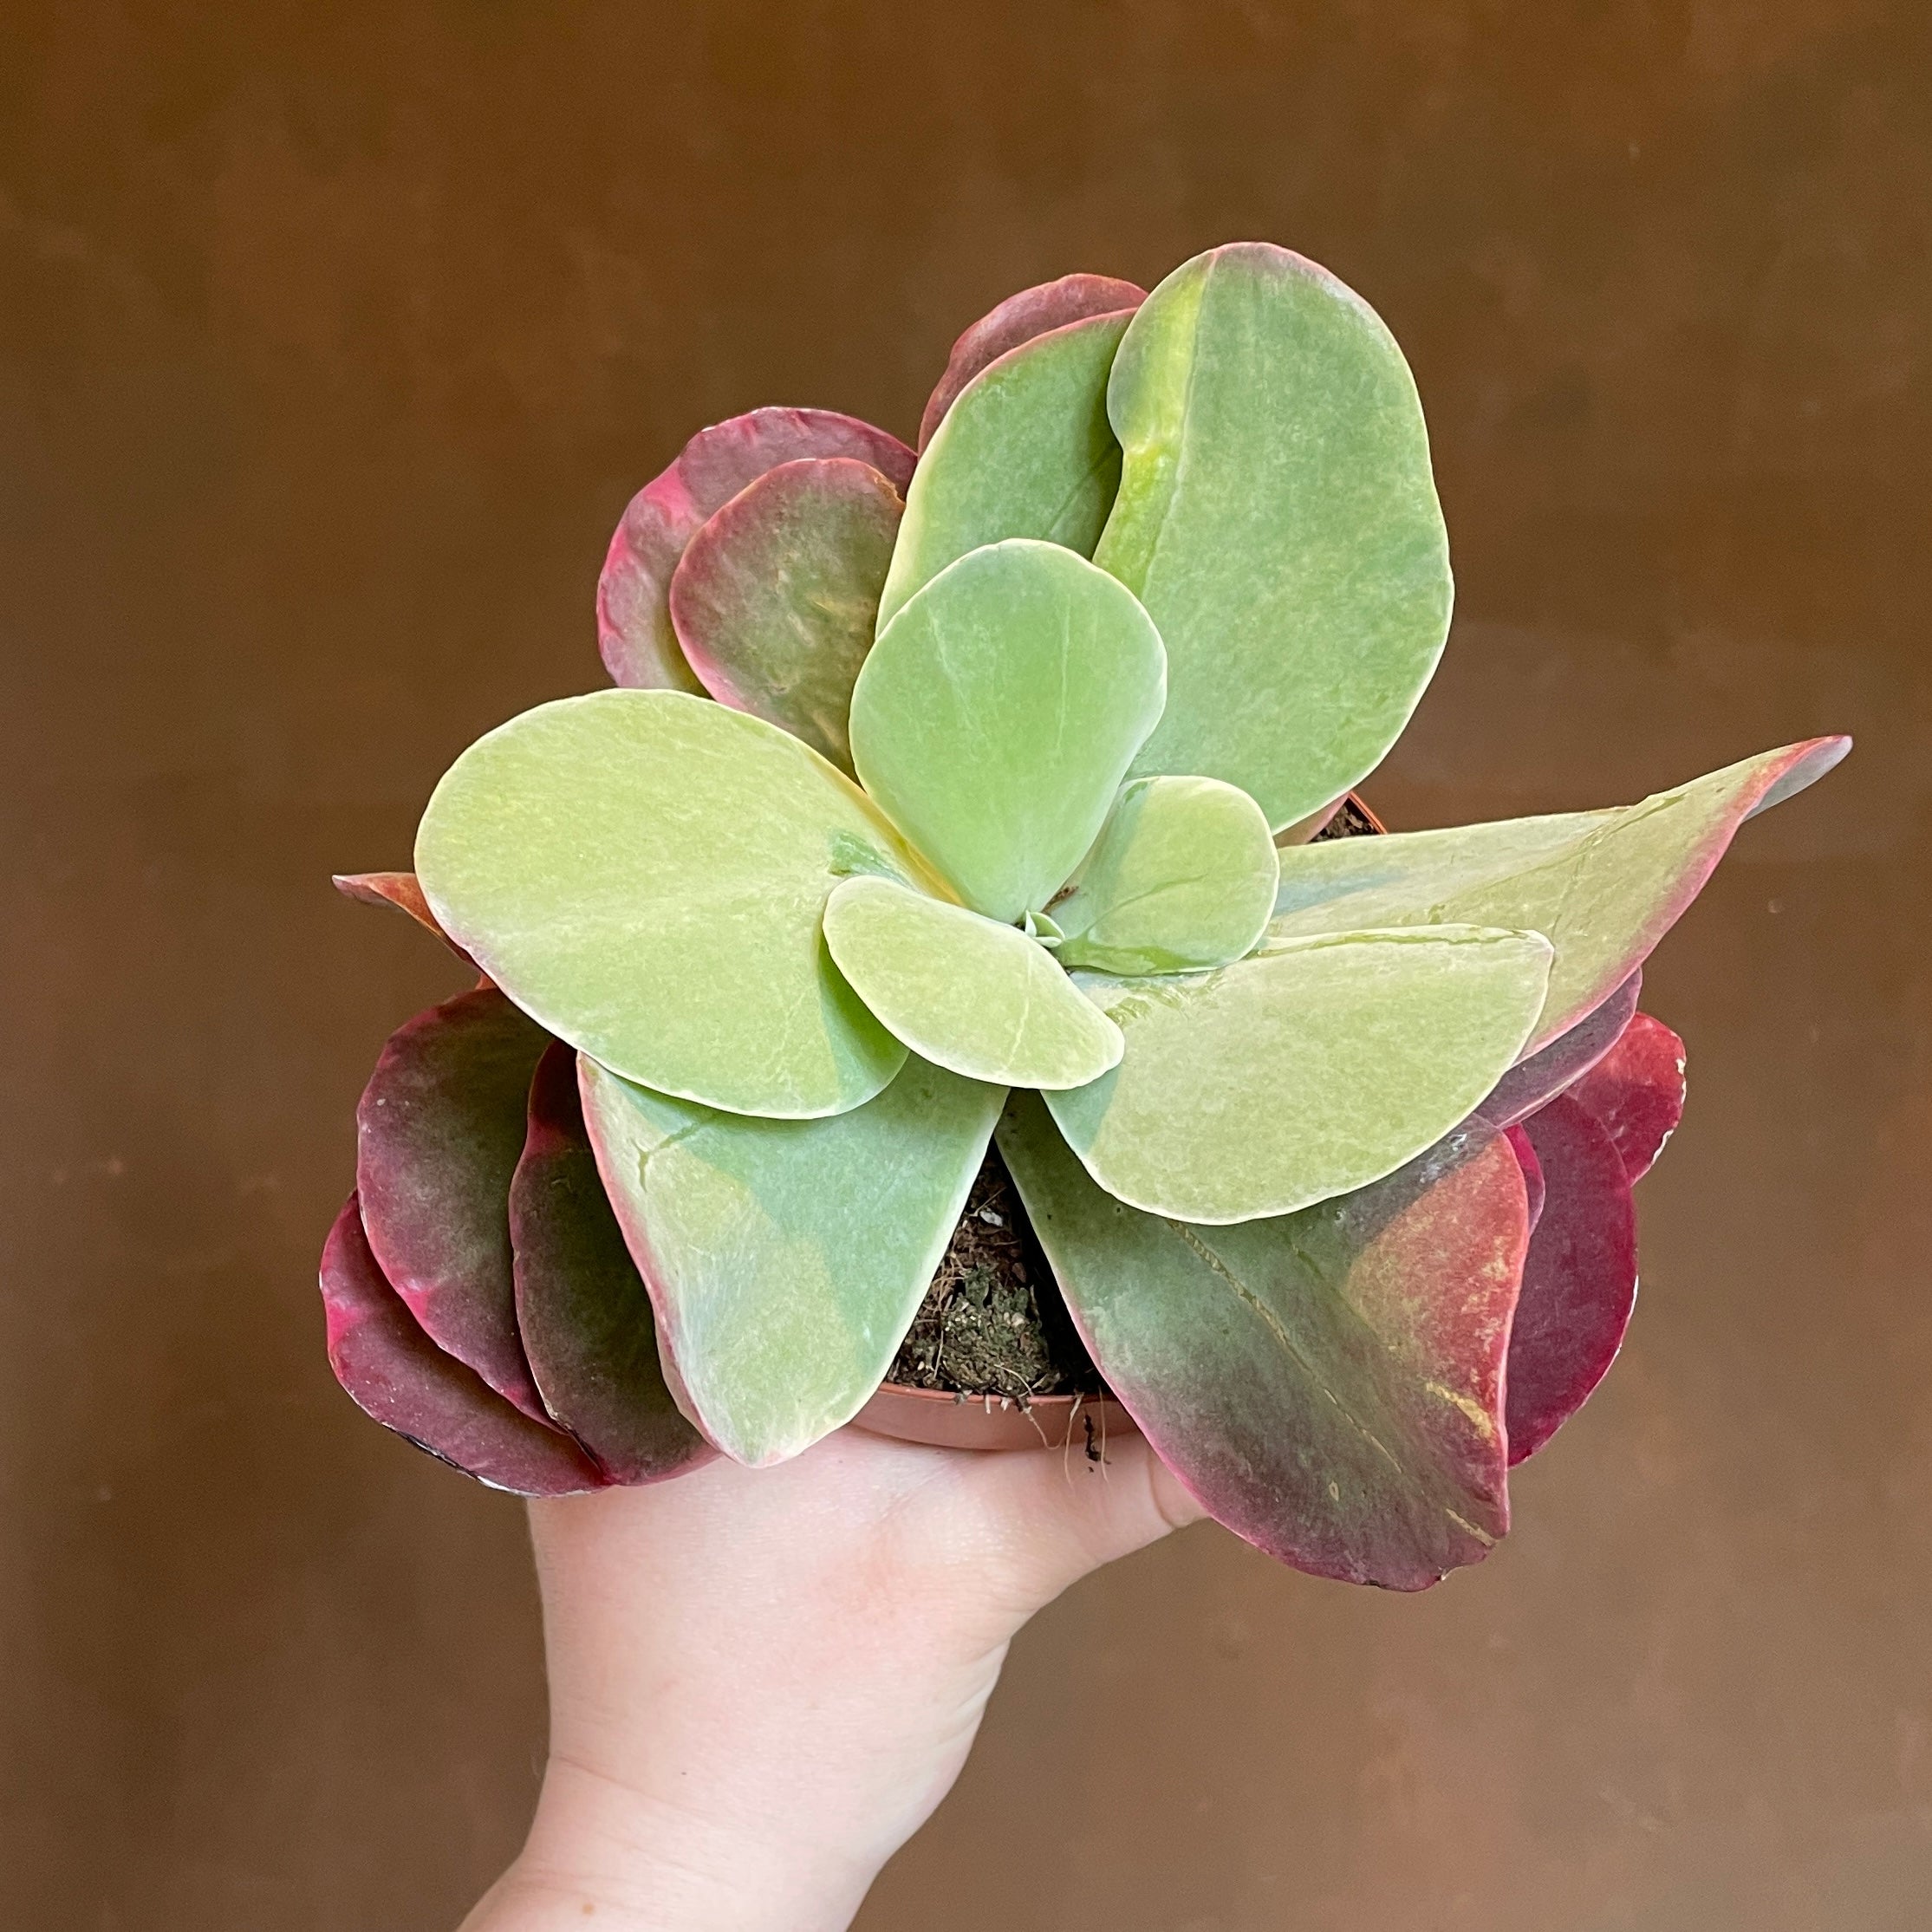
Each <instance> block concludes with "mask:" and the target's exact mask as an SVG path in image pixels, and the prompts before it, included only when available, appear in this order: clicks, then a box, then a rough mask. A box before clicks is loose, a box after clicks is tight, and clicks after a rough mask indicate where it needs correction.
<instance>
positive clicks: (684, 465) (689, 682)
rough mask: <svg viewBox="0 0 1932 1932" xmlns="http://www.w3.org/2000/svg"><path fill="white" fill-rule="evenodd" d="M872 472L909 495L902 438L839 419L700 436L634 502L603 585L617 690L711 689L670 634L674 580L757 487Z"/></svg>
mask: <svg viewBox="0 0 1932 1932" xmlns="http://www.w3.org/2000/svg"><path fill="white" fill-rule="evenodd" d="M810 456H848V457H852V458H855V459H856V460H857V461H859V462H861V463H868V464H870V465H871V466H872V467H873V468H874V469H875V470H877V471H879V472H881V474H882V475H884V476H885V477H886V478H888V480H889V481H890V482H891V483H892V485H893V486H894V488H895V489H897V490H900V491H903V490H904V489H905V487H906V485H907V484H908V483H909V482H911V480H912V474H913V463H914V456H913V452H911V451H910V450H909V449H907V447H906V446H905V445H904V444H903V443H901V441H900V440H899V439H898V438H897V437H896V436H888V435H887V433H885V431H884V430H882V429H875V428H874V427H873V426H872V425H871V424H870V423H862V422H860V421H859V420H857V419H856V418H855V417H852V416H842V415H840V414H839V413H837V412H836V410H831V409H754V410H752V411H751V413H749V414H748V415H744V416H733V417H732V418H731V420H729V421H728V422H722V423H714V424H712V426H711V427H710V428H709V429H701V430H699V432H698V433H697V434H696V435H695V436H693V438H692V439H691V440H690V441H689V442H688V443H686V445H685V446H684V448H683V450H682V451H681V452H680V453H679V456H678V459H677V461H676V462H674V463H673V465H671V467H670V468H669V469H667V470H666V471H665V472H663V474H662V475H660V476H659V477H657V478H654V480H653V481H651V482H650V483H647V485H645V486H644V488H643V489H641V491H638V493H637V494H636V495H635V496H634V497H633V498H631V500H630V504H629V505H628V508H627V509H626V510H625V511H624V515H623V518H622V521H621V522H620V523H619V524H618V525H617V533H616V535H615V536H614V537H612V538H611V540H610V553H609V555H608V556H607V557H606V558H605V559H604V568H603V574H602V576H600V577H599V578H598V580H597V645H598V648H599V650H600V651H601V652H602V654H603V660H604V667H605V669H606V670H608V672H609V673H610V675H611V679H612V681H613V682H614V683H616V684H620V685H627V686H639V687H643V688H663V689H667V690H671V691H689V692H693V693H695V692H697V691H699V690H700V689H701V688H702V687H701V686H699V682H698V679H697V677H696V675H695V673H693V671H692V668H691V667H690V666H689V665H688V664H687V663H686V661H685V658H684V653H683V652H682V651H681V650H680V648H679V647H678V640H677V635H676V633H675V632H674V631H673V629H672V626H671V610H670V603H669V598H670V590H671V578H672V575H673V572H674V571H675V570H676V569H677V567H678V559H679V558H680V557H681V556H683V555H684V551H685V546H686V544H687V543H690V541H691V539H692V538H693V537H695V536H696V535H697V534H698V531H699V529H700V528H701V527H702V526H703V525H704V524H705V523H706V522H707V521H708V520H709V519H710V518H711V517H713V516H714V515H716V513H717V512H718V511H720V510H722V509H723V508H724V507H725V504H727V503H729V502H730V501H731V500H732V498H733V497H735V496H736V495H737V494H738V491H740V490H742V489H744V488H745V485H747V484H748V483H751V482H753V481H755V480H756V479H757V478H759V477H761V476H763V475H764V472H766V471H767V470H770V469H772V468H775V467H776V466H777V465H778V464H780V463H790V462H792V461H795V460H796V459H798V458H801V457H810Z"/></svg>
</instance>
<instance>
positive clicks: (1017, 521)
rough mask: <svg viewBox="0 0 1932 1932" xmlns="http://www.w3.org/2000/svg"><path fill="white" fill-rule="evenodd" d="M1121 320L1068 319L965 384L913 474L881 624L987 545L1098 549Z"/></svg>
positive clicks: (1112, 478) (1113, 471)
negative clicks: (1034, 540) (1027, 542)
mask: <svg viewBox="0 0 1932 1932" xmlns="http://www.w3.org/2000/svg"><path fill="white" fill-rule="evenodd" d="M1126 328H1127V317H1126V316H1125V315H1095V316H1092V317H1090V318H1089V319H1088V320H1087V321H1085V322H1069V323H1068V324H1067V325H1066V326H1065V327H1064V328H1061V329H1052V330H1050V331H1049V332H1048V333H1047V334H1046V335H1040V336H1037V337H1036V338H1035V339H1034V340H1033V341H1031V342H1026V343H1023V344H1022V345H1021V346H1020V347H1019V348H1016V349H1012V350H1009V351H1008V353H1007V354H1006V355H1003V356H1001V357H1000V358H999V360H998V361H995V362H993V363H992V364H990V365H989V366H988V367H987V368H985V369H983V370H982V371H981V372H980V373H979V374H978V375H977V376H975V377H974V378H973V381H971V382H970V383H968V384H967V385H966V388H965V390H964V391H963V392H962V393H961V394H960V396H959V400H958V401H956V402H955V403H954V404H953V407H952V408H951V409H950V410H949V411H948V412H947V413H946V420H945V421H944V422H943V423H941V424H940V426H939V430H938V432H937V433H935V434H934V436H933V440H932V442H931V444H930V445H929V446H927V449H926V452H925V453H924V454H923V455H922V456H921V457H920V459H919V467H918V468H917V469H916V470H914V472H913V480H912V485H911V487H910V488H909V489H908V490H907V492H906V518H905V521H904V523H902V524H901V525H900V529H899V543H898V545H897V547H896V548H895V549H894V551H893V553H892V569H891V570H890V571H889V572H888V575H887V577H886V587H885V589H884V590H883V592H881V595H880V598H879V621H880V623H881V625H883V624H887V623H889V622H890V621H891V620H892V619H893V617H894V615H896V614H897V613H898V612H899V610H900V609H901V608H902V607H903V605H904V604H905V603H906V602H907V599H908V598H910V597H911V596H912V595H914V593H915V592H916V591H918V590H919V589H920V588H921V586H923V585H925V584H927V583H930V582H932V580H933V578H934V577H936V576H938V575H939V574H940V571H941V570H943V569H945V568H946V565H947V564H949V563H953V561H954V560H955V559H957V558H959V557H962V556H966V553H967V552H968V551H969V550H978V549H979V548H980V547H981V546H982V545H983V544H986V543H999V542H1001V541H1003V540H1004V539H1005V538H1006V537H1038V538H1040V539H1042V540H1044V541H1045V542H1047V543H1058V544H1061V545H1064V547H1065V548H1066V549H1068V550H1077V551H1078V552H1079V553H1080V555H1081V556H1092V555H1093V549H1094V545H1095V544H1096V543H1098V542H1099V541H1100V532H1101V529H1102V526H1103V525H1104V524H1105V523H1106V521H1107V512H1108V511H1109V509H1110V508H1111V507H1112V504H1113V501H1114V491H1115V489H1116V486H1117V485H1118V484H1119V482H1120V469H1121V448H1120V445H1119V444H1118V443H1117V442H1116V441H1115V439H1114V432H1113V430H1112V428H1111V427H1110V426H1109V423H1108V420H1107V371H1108V369H1109V368H1110V367H1111V366H1112V364H1113V360H1114V351H1115V350H1116V348H1118V347H1119V346H1120V339H1121V335H1122V332H1123V331H1124V330H1125V329H1126Z"/></svg>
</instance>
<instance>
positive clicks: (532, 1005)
mask: <svg viewBox="0 0 1932 1932" xmlns="http://www.w3.org/2000/svg"><path fill="white" fill-rule="evenodd" d="M416 864H417V871H418V874H419V875H420V878H421V879H422V881H423V888H424V890H425V891H426V893H427V894H428V895H429V900H430V903H431V905H432V906H433V907H434V908H435V910H436V914H437V916H438V917H439V919H440V920H442V922H443V924H444V926H445V927H447V928H448V930H449V931H450V932H451V933H453V934H455V935H456V937H457V938H458V940H459V941H460V942H461V943H462V944H463V945H465V946H467V947H468V948H469V950H470V951H471V952H472V953H473V954H474V955H475V956H476V958H477V959H478V962H479V963H480V964H481V965H482V966H484V969H485V971H486V972H487V973H489V974H490V976H491V978H492V979H495V980H496V981H497V983H498V985H499V986H502V987H503V989H504V992H506V993H508V994H509V995H510V997H511V999H514V1000H515V1001H516V1002H517V1005H520V1006H522V1007H523V1008H524V1011H525V1012H529V1013H530V1014H531V1015H533V1016H534V1017H535V1018H537V1019H538V1020H540V1021H541V1022H542V1023H543V1025H544V1026H546V1027H547V1028H548V1029H549V1030H550V1031H551V1032H553V1033H555V1034H556V1035H557V1037H558V1038H562V1039H566V1040H569V1042H570V1044H572V1045H573V1046H576V1047H578V1048H580V1049H582V1051H584V1052H587V1053H589V1054H590V1055H591V1056H592V1057H594V1058H595V1059H597V1060H599V1061H601V1062H602V1064H604V1065H606V1066H608V1067H609V1068H610V1069H611V1070H613V1071H614V1072H617V1073H621V1074H623V1075H624V1076H625V1077H627V1078H631V1079H635V1080H638V1081H640V1082H642V1083H645V1084H647V1085H649V1086H652V1087H654V1088H656V1089H657V1090H660V1092H665V1093H670V1094H675V1095H679V1096H682V1097H684V1098H686V1099H693V1100H698V1101H700V1102H702V1103H706V1104H707V1105H712V1106H719V1107H727V1108H730V1109H733V1110H735V1111H738V1112H740V1113H747V1114H765V1115H770V1116H774V1117H780V1118H786V1119H800V1118H813V1117H816V1116H823V1115H828V1114H834V1113H839V1112H842V1111H843V1110H844V1109H847V1108H849V1107H855V1106H857V1105H859V1104H860V1103H862V1102H863V1101H865V1100H868V1099H869V1098H870V1097H871V1096H873V1095H874V1094H875V1093H877V1092H878V1091H879V1090H880V1089H881V1087H883V1086H884V1085H885V1084H886V1083H887V1082H888V1080H890V1079H891V1078H892V1077H893V1075H894V1073H896V1072H897V1071H898V1070H899V1068H900V1067H901V1065H902V1064H904V1060H905V1049H904V1048H903V1047H902V1046H901V1045H900V1044H899V1043H898V1042H897V1041H896V1040H894V1038H892V1037H891V1035H890V1034H888V1032H886V1031H885V1030H884V1029H883V1028H882V1027H881V1026H880V1025H879V1024H878V1022H877V1021H876V1020H875V1019H874V1018H872V1016H871V1015H870V1014H869V1013H868V1012H866V1010H865V1008H864V1006H863V1005H862V1003H861V1002H860V1001H859V999H857V997H856V996H855V994H854V993H853V992H852V990H851V988H850V987H849V986H847V985H846V983H845V981H844V979H842V977H841V976H840V974H839V972H838V969H837V968H836V966H834V965H833V964H832V962H831V959H830V956H829V954H828V953H826V951H825V948H824V945H823V940H821V938H820V934H819V917H820V914H821V913H822V912H823V909H824V905H825V901H826V898H827V897H828V895H829V894H830V892H831V889H832V888H833V886H834V885H835V884H836V883H837V881H839V880H840V879H841V878H842V877H844V876H846V875H849V874H850V873H854V872H861V871H875V872H880V873H884V874H887V875H896V876H899V877H901V878H903V879H907V880H911V881H924V880H926V879H927V875H926V873H925V871H924V868H923V867H922V866H921V864H920V861H919V860H918V859H917V858H916V857H915V856H914V855H913V854H912V852H911V851H909V850H908V849H907V847H906V846H905V845H904V843H903V842H901V840H900V838H899V837H898V836H897V835H896V834H895V833H894V830H893V829H892V827H891V826H890V825H889V824H888V823H887V822H886V820H885V819H884V817H883V816H881V814H880V813H879V812H878V811H877V810H875V808H874V807H873V806H872V805H871V804H870V803H869V802H868V800H867V799H866V798H865V797H864V795H863V794H862V792H860V790H858V788H857V787H856V786H855V785H854V784H852V782H851V780H850V779H849V778H847V777H845V775H844V774H843V773H842V772H841V771H838V770H837V769H836V767H834V766H833V765H831V764H828V763H827V762H826V761H825V760H824V759H823V758H820V757H819V756H818V754H817V753H816V751H812V750H810V747H808V746H807V745H803V744H801V743H800V742H799V740H798V739H797V738H792V737H790V735H789V734H787V733H786V732H783V731H781V730H779V729H778V727H777V726H776V725H768V724H766V723H765V722H764V719H758V718H753V717H751V716H749V715H748V714H746V713H745V712H736V711H731V710H728V709H726V708H725V706H722V705H715V704H712V703H711V702H709V701H708V700H706V699H696V698H692V697H688V696H686V695H685V694H683V693H677V692H668V691H599V692H594V693H590V694H589V696H588V697H582V698H566V699H562V700H560V701H559V702H557V703H556V704H550V705H542V706H538V707H537V709H536V710H535V711H529V712H524V714H523V716H522V717H520V718H517V719H512V720H511V722H510V723H509V724H507V725H502V726H499V727H498V729H497V730H496V731H494V732H491V733H490V734H489V735H488V736H487V737H486V738H480V739H478V742H477V743H476V744H474V745H472V746H471V747H470V748H469V750H468V751H465V753H464V754H463V756H462V757H461V758H459V759H458V760H457V761H456V763H455V764H453V765H452V766H451V768H450V770H449V771H447V772H446V774H445V775H444V777H443V779H442V782H441V783H440V784H439V785H438V786H437V788H436V791H435V794H434V796H433V797H432V798H431V799H430V802H429V808H428V810H426V812H425V813H424V815H423V822H422V827H421V829H420V831H419V833H418V835H417V841H416Z"/></svg>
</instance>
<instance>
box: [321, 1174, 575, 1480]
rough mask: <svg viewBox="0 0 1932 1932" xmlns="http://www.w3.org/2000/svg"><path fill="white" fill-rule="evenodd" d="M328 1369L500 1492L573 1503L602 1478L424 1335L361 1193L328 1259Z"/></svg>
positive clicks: (397, 1425) (366, 1406) (373, 1412)
mask: <svg viewBox="0 0 1932 1932" xmlns="http://www.w3.org/2000/svg"><path fill="white" fill-rule="evenodd" d="M322 1307H323V1310H324V1311H325V1313H326V1315H327V1317H328V1323H329V1366H330V1367H331V1368H332V1369H334V1370H335V1379H336V1380H337V1381H338V1382H341V1384H342V1388H343V1390H344V1391H345V1392H346V1393H347V1394H348V1395H349V1397H350V1398H351V1399H352V1400H353V1401H354V1402H355V1404H356V1406H357V1407H358V1408H361V1410H362V1411H363V1413H364V1414H365V1415H369V1416H372V1417H373V1418H374V1420H375V1421H378V1422H381V1424H382V1426H383V1427H384V1428H389V1429H394V1431H395V1432H396V1434H399V1435H401V1436H406V1437H407V1439H408V1440H409V1441H412V1442H413V1443H414V1444H415V1445H416V1447H418V1448H420V1449H426V1450H427V1451H428V1452H429V1453H430V1454H432V1455H433V1456H436V1457H438V1458H439V1459H440V1460H442V1461H444V1462H447V1463H449V1464H451V1465H452V1466H453V1467H456V1468H458V1469H460V1470H462V1471H463V1472H464V1473H465V1475H471V1476H474V1477H475V1478H476V1479H477V1480H478V1481H479V1482H485V1483H488V1484H489V1485H490V1486H491V1487H492V1488H494V1489H508V1490H511V1491H514V1492H515V1493H517V1494H518V1495H521V1496H569V1495H575V1494H578V1493H581V1492H582V1491H584V1490H588V1489H599V1488H602V1486H603V1484H604V1478H603V1474H602V1472H601V1471H600V1470H599V1469H598V1468H597V1467H596V1465H595V1463H593V1462H592V1461H591V1460H590V1459H589V1457H588V1456H587V1455H585V1454H584V1453H583V1451H582V1449H580V1448H579V1447H577V1445H576V1443H575V1442H574V1441H571V1439H570V1438H569V1436H568V1435H566V1434H563V1432H562V1431H560V1430H557V1429H553V1428H548V1427H546V1426H545V1425H544V1424H543V1423H542V1422H537V1421H531V1420H530V1417H529V1416H527V1415H523V1414H522V1413H520V1412H519V1411H518V1410H517V1409H516V1408H512V1407H511V1405H510V1403H508V1402H505V1401H504V1399H503V1398H502V1396H500V1395H497V1394H495V1393H494V1392H493V1391H492V1390H491V1389H489V1388H488V1387H487V1386H486V1385H485V1382H483V1379H482V1378H481V1377H480V1376H478V1375H477V1374H476V1373H475V1372H474V1371H473V1370H472V1369H466V1368H465V1367H464V1365H463V1364H462V1363H460V1362H459V1361H457V1360H456V1358H455V1357H454V1356H448V1355H445V1354H444V1353H443V1351H442V1350H440V1349H439V1348H438V1347H437V1346H436V1344H435V1343H433V1342H432V1341H431V1340H430V1339H429V1337H427V1336H426V1335H425V1334H424V1333H423V1331H422V1330H421V1329H420V1328H419V1327H418V1326H417V1325H416V1323H415V1320H414V1318H413V1317H412V1316H411V1314H410V1312H409V1310H408V1308H407V1305H406V1304H405V1303H404V1302H403V1300H402V1298H401V1297H400V1295H398V1294H397V1293H396V1292H395V1291H394V1289H393V1288H392V1287H391V1286H390V1285H389V1284H388V1282H387V1280H385V1279H384V1278H383V1274H382V1271H381V1268H380V1267H378V1266H377V1265H376V1259H375V1257H374V1254H373V1253H371V1252H370V1250H369V1244H368V1239H366V1237H365V1236H364V1233H363V1229H362V1222H361V1216H360V1215H359V1214H358V1213H357V1212H356V1200H355V1195H354V1194H351V1195H350V1196H349V1198H348V1204H347V1205H346V1206H345V1207H343V1209H342V1213H340V1214H339V1215H337V1217H336V1219H335V1226H333V1227H332V1228H331V1229H330V1230H329V1240H328V1243H327V1245H326V1246H324V1247H323V1249H322Z"/></svg>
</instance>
